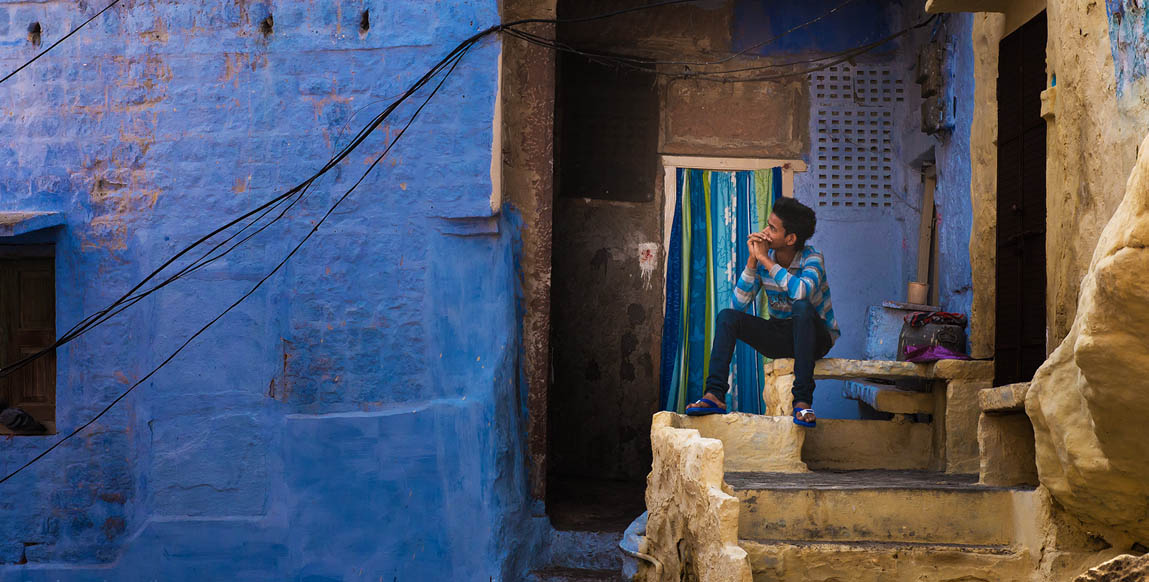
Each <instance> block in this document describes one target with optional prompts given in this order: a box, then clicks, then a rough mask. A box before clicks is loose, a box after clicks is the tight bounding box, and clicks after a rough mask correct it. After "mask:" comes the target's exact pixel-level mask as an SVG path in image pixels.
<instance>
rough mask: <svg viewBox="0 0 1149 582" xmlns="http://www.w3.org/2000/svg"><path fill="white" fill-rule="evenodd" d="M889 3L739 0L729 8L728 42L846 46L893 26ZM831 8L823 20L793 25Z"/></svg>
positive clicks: (802, 48) (768, 50)
mask: <svg viewBox="0 0 1149 582" xmlns="http://www.w3.org/2000/svg"><path fill="white" fill-rule="evenodd" d="M890 4H891V3H890V2H887V1H886V0H860V1H858V0H856V1H854V2H850V3H847V4H845V5H843V3H842V2H841V1H839V0H808V1H805V2H746V1H740V2H738V3H736V4H735V10H734V21H733V32H734V46H733V48H734V50H735V51H741V50H746V49H748V48H751V47H754V46H755V45H758V44H760V43H762V42H763V41H764V40H766V39H772V38H777V40H776V41H773V42H770V43H768V44H766V45H764V46H762V47H760V48H753V49H751V50H750V51H749V54H760V55H770V54H783V53H796V52H806V51H810V50H818V51H826V52H833V51H843V50H849V49H852V48H854V47H857V46H861V45H864V44H869V43H872V42H875V41H878V40H880V39H882V38H884V37H886V36H888V35H889V34H890V32H892V29H894V28H896V26H894V23H893V22H891V20H890V18H889V12H888V10H889V8H890ZM831 10H833V11H834V12H833V13H832V14H830V15H829V16H826V17H825V18H823V19H822V20H819V21H818V22H815V23H813V24H811V25H809V26H804V27H801V28H798V27H800V26H802V25H803V24H805V23H807V22H810V21H812V20H814V19H816V18H818V17H820V16H822V15H824V14H827V13H830V11H831ZM795 28H797V30H792V29H795ZM791 31H792V32H791Z"/></svg>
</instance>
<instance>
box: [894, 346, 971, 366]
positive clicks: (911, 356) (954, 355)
mask: <svg viewBox="0 0 1149 582" xmlns="http://www.w3.org/2000/svg"><path fill="white" fill-rule="evenodd" d="M905 356H906V357H905V359H903V360H902V361H904V362H914V363H919V364H920V363H925V362H936V361H938V360H968V359H969V356H967V355H965V354H962V353H958V352H955V351H953V350H951V349H949V348H947V347H945V346H940V345H939V346H906V353H905Z"/></svg>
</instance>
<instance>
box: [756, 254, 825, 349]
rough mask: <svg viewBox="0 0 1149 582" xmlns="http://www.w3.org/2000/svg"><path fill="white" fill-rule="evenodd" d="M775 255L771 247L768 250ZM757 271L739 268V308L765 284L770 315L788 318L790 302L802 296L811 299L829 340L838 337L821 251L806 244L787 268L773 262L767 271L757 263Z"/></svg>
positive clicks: (776, 317) (777, 317)
mask: <svg viewBox="0 0 1149 582" xmlns="http://www.w3.org/2000/svg"><path fill="white" fill-rule="evenodd" d="M768 252H769V253H770V258H771V259H774V250H773V249H771V250H769V251H768ZM757 271H758V272H757V273H753V272H751V271H749V270H747V269H744V270H743V271H742V276H741V277H739V278H738V283H737V284H736V285H735V286H734V305H735V306H736V307H737V308H738V309H739V310H740V311H746V308H747V307H749V306H750V304H751V303H752V302H753V301H754V297H756V296H757V295H758V291H759V290H760V289H762V288H763V287H765V288H766V302H767V304H768V308H769V311H770V317H772V318H775V319H787V318H789V317H790V315H791V307H790V306H791V304H792V303H793V302H795V301H801V300H803V299H805V300H807V301H809V302H810V305H812V306H813V307H814V310H815V311H816V312H817V313H818V316H819V317H821V318H822V323H824V324H825V325H826V329H827V330H829V332H830V340H831V341H837V340H838V338H839V337H840V336H841V335H842V332H841V331H839V330H838V320H836V319H834V305H833V303H831V302H830V281H829V279H828V278H827V277H826V262H825V259H824V258H823V257H822V253H820V252H818V250H817V249H815V248H814V247H812V246H809V245H806V247H804V248H803V249H802V250H801V251H799V252H798V254H797V255H795V256H794V260H793V261H791V262H790V267H789V268H785V269H784V268H782V267H781V266H780V265H778V264H775V265H774V266H773V267H772V268H771V269H770V270H769V271H767V270H766V269H765V268H764V267H763V266H762V265H758V269H757Z"/></svg>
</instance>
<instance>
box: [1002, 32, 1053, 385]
mask: <svg viewBox="0 0 1149 582" xmlns="http://www.w3.org/2000/svg"><path fill="white" fill-rule="evenodd" d="M1046 34H1047V32H1046V14H1045V12H1042V13H1041V14H1039V15H1037V16H1036V17H1034V18H1033V19H1032V20H1030V21H1029V22H1027V23H1026V24H1024V25H1022V27H1021V28H1019V29H1017V30H1016V31H1014V32H1012V33H1010V34H1009V35H1008V36H1006V37H1005V38H1003V39H1002V40H1001V45H1000V55H999V61H998V78H997V119H998V140H997V148H998V150H997V299H996V302H997V306H996V314H997V329H996V332H995V339H996V348H995V351H994V368H995V373H994V384H995V385H999V386H1000V385H1003V384H1011V383H1014V382H1024V381H1028V380H1030V379H1031V378H1033V373H1034V372H1035V371H1036V370H1037V368H1038V366H1040V365H1041V363H1042V362H1043V361H1045V357H1046V326H1045V263H1046V260H1045V148H1046V145H1045V120H1044V119H1042V117H1041V92H1042V91H1043V90H1045V87H1046V72H1045V45H1046Z"/></svg>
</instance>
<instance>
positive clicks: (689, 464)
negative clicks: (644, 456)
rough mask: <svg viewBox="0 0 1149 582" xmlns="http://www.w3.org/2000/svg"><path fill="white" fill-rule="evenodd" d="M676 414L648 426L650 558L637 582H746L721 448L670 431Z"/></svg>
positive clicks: (686, 432)
mask: <svg viewBox="0 0 1149 582" xmlns="http://www.w3.org/2000/svg"><path fill="white" fill-rule="evenodd" d="M674 416H675V415H674V414H672V413H669V412H660V413H658V414H656V415H654V419H653V420H652V421H651V429H650V440H651V445H652V449H653V453H654V463H653V466H652V467H651V472H650V476H649V477H648V478H647V486H646V508H647V510H648V511H649V512H650V514H649V518H648V519H647V522H646V538H645V539H644V540H643V542H642V545H641V547H640V548H639V551H641V552H643V553H645V554H649V555H651V556H653V557H654V558H655V559H656V560H657V561H658V562H659V566H658V567H657V568H652V567H648V566H646V565H645V564H644V565H643V566H642V569H640V570H639V579H640V580H647V581H650V582H663V581H666V582H669V581H671V580H681V579H683V578H682V576H683V575H685V576H686V579H688V580H697V581H699V582H708V581H714V582H719V581H722V582H726V581H731V582H750V580H751V572H750V562H749V560H748V559H747V557H746V551H745V550H743V549H742V548H741V547H739V546H738V499H737V498H736V497H734V496H733V495H731V494H730V493H731V492H730V490H729V487H728V486H727V485H726V483H725V482H724V481H723V450H722V442H721V441H718V440H716V439H706V438H702V437H701V436H699V434H698V431H697V430H692V429H680V428H674V426H673V424H674Z"/></svg>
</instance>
